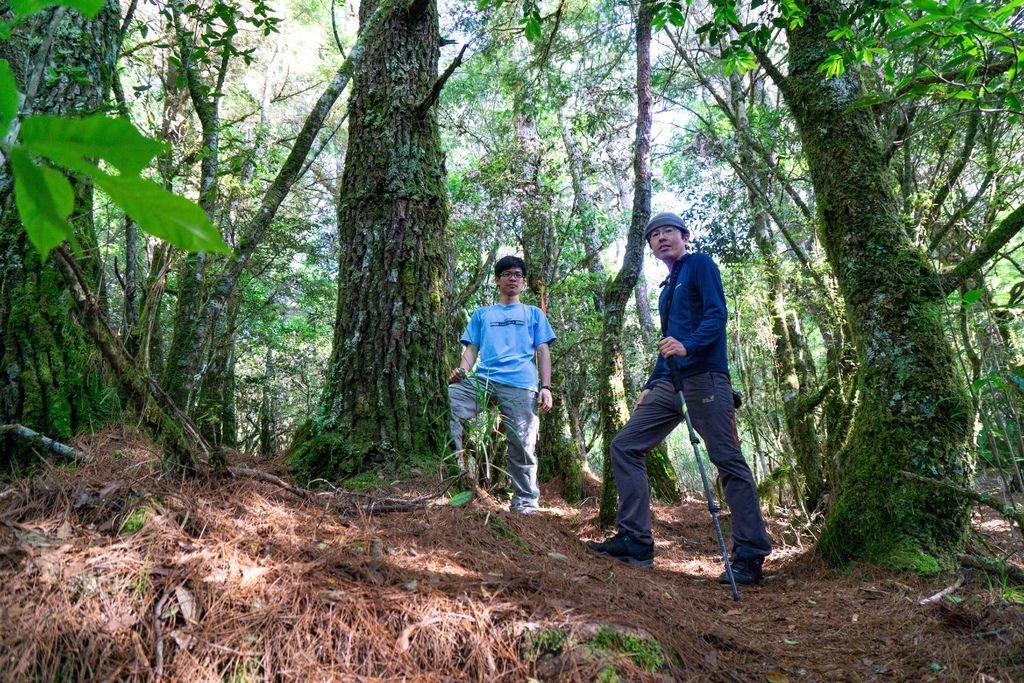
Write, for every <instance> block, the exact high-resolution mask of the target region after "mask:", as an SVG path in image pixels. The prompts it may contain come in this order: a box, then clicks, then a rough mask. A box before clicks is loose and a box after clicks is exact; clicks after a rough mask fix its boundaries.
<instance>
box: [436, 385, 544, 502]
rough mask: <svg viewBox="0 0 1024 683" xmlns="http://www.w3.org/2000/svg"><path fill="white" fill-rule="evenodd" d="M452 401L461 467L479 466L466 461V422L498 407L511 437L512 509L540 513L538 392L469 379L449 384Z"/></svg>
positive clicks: (452, 413)
mask: <svg viewBox="0 0 1024 683" xmlns="http://www.w3.org/2000/svg"><path fill="white" fill-rule="evenodd" d="M448 401H449V404H450V405H451V425H450V426H451V431H452V440H453V441H454V442H455V454H456V456H457V457H458V459H459V465H460V466H461V467H462V468H463V469H465V470H469V471H472V470H474V469H475V467H473V466H472V465H471V464H469V463H466V462H465V455H464V453H463V450H462V421H463V420H472V419H473V418H474V417H476V416H477V415H479V414H480V411H482V410H483V409H484V406H489V405H495V404H497V406H498V411H499V412H500V413H501V424H502V428H503V429H504V430H505V436H506V437H508V476H509V479H510V480H511V481H512V489H513V490H514V493H513V496H512V503H511V505H510V507H511V508H512V509H513V510H516V511H519V512H532V511H533V510H536V509H537V505H538V503H539V501H540V488H539V487H538V486H537V457H536V456H535V455H534V448H535V447H536V445H537V433H538V431H539V428H540V419H539V418H538V417H537V411H536V403H537V392H536V391H531V390H530V389H520V388H519V387H511V386H508V385H507V384H498V383H497V382H486V381H484V380H480V379H477V378H476V377H469V378H467V379H464V380H462V381H461V382H458V383H456V384H449V385H448ZM474 473H475V472H474Z"/></svg>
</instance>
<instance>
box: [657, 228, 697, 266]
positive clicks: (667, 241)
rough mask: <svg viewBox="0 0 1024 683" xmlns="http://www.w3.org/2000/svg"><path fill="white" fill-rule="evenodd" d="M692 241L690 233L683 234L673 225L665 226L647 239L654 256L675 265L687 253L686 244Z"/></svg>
mask: <svg viewBox="0 0 1024 683" xmlns="http://www.w3.org/2000/svg"><path fill="white" fill-rule="evenodd" d="M689 241H690V233H688V232H683V231H682V230H680V229H679V228H676V227H673V226H671V225H663V226H662V227H660V228H657V229H655V231H654V232H652V233H651V235H650V237H648V238H647V243H648V244H649V245H650V246H651V249H652V250H654V255H655V256H656V257H657V258H658V259H659V260H661V261H664V262H665V263H674V262H676V261H678V260H679V259H681V258H682V257H683V254H685V253H686V244H687V243H688V242H689Z"/></svg>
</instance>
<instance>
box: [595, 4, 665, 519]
mask: <svg viewBox="0 0 1024 683" xmlns="http://www.w3.org/2000/svg"><path fill="white" fill-rule="evenodd" d="M651 15H652V8H651V3H650V2H648V1H647V0H643V1H642V2H641V3H640V8H639V12H638V14H637V26H636V96H637V119H636V139H635V142H634V151H633V215H632V217H631V219H630V224H629V233H628V234H627V237H626V251H625V254H624V255H623V257H622V268H621V269H620V270H619V272H618V274H617V275H616V276H615V278H614V279H613V280H612V281H611V282H610V283H609V284H608V287H607V289H606V290H605V295H604V319H603V322H602V329H601V342H602V348H603V351H604V354H603V355H602V356H601V364H600V371H599V381H600V390H599V391H600V393H599V396H598V409H599V410H600V411H601V435H602V441H603V445H602V448H603V449H604V467H603V470H602V480H603V486H602V489H601V507H600V512H599V513H598V521H599V522H600V524H601V525H602V526H611V525H612V524H613V523H614V522H615V515H616V512H617V511H618V496H617V492H616V488H615V476H614V474H613V473H612V466H611V465H612V458H611V443H612V439H613V438H615V435H616V434H618V432H619V430H620V429H622V427H623V426H624V425H625V424H626V422H627V421H628V420H629V406H628V405H627V403H626V381H625V380H626V377H625V359H624V356H623V351H622V329H623V325H624V322H625V314H626V304H627V303H628V302H629V298H630V296H632V294H633V288H634V287H635V286H636V282H637V279H638V278H639V277H640V269H641V267H642V266H643V260H644V252H643V249H644V228H645V227H646V226H647V221H648V220H650V217H651V120H652V115H651Z"/></svg>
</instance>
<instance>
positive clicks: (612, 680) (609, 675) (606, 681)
mask: <svg viewBox="0 0 1024 683" xmlns="http://www.w3.org/2000/svg"><path fill="white" fill-rule="evenodd" d="M597 680H598V681H599V682H600V683H619V680H620V679H619V672H618V671H616V670H615V665H614V664H607V665H605V667H604V668H603V669H601V671H600V672H599V673H598V674H597Z"/></svg>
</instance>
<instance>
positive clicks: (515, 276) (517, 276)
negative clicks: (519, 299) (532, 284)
mask: <svg viewBox="0 0 1024 683" xmlns="http://www.w3.org/2000/svg"><path fill="white" fill-rule="evenodd" d="M498 277H503V278H505V279H506V280H525V279H526V276H525V275H523V274H522V273H520V272H519V271H518V270H506V271H505V272H504V273H502V274H501V275H499V276H498Z"/></svg>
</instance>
